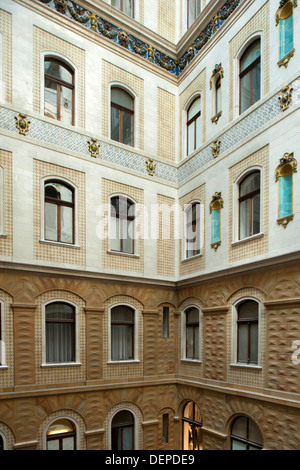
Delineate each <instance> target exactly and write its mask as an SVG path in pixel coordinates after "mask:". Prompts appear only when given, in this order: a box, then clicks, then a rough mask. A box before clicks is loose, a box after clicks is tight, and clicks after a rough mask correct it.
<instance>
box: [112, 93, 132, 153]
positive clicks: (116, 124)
mask: <svg viewBox="0 0 300 470" xmlns="http://www.w3.org/2000/svg"><path fill="white" fill-rule="evenodd" d="M111 139H112V140H116V141H117V142H121V143H123V144H126V145H131V146H133V145H134V99H133V98H132V96H131V95H130V94H129V93H127V92H126V91H125V90H123V89H122V88H118V87H112V88H111Z"/></svg>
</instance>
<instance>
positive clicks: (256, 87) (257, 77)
mask: <svg viewBox="0 0 300 470" xmlns="http://www.w3.org/2000/svg"><path fill="white" fill-rule="evenodd" d="M260 98H261V41H260V39H256V40H255V41H254V42H252V44H250V46H249V47H248V48H247V49H246V51H245V52H244V54H243V55H242V57H241V59H240V112H241V113H243V112H244V111H246V109H248V108H249V107H250V106H252V105H253V104H254V103H256V102H257V101H258V100H259V99H260Z"/></svg>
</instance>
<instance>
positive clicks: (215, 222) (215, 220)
mask: <svg viewBox="0 0 300 470" xmlns="http://www.w3.org/2000/svg"><path fill="white" fill-rule="evenodd" d="M220 240H221V209H214V210H213V211H212V240H211V241H212V243H217V242H219V241H220Z"/></svg>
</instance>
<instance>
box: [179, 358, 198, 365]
mask: <svg viewBox="0 0 300 470" xmlns="http://www.w3.org/2000/svg"><path fill="white" fill-rule="evenodd" d="M180 362H191V363H193V364H202V361H201V359H189V358H188V357H183V358H181V359H180Z"/></svg>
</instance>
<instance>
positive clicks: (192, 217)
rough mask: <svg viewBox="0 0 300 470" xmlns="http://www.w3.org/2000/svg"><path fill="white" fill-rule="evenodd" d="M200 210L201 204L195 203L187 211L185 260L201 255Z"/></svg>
mask: <svg viewBox="0 0 300 470" xmlns="http://www.w3.org/2000/svg"><path fill="white" fill-rule="evenodd" d="M200 210H201V205H200V203H199V202H193V203H191V204H189V205H188V207H187V208H186V210H185V217H186V219H185V230H186V235H185V258H190V257H192V256H196V255H199V254H200V215H201V214H200Z"/></svg>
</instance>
